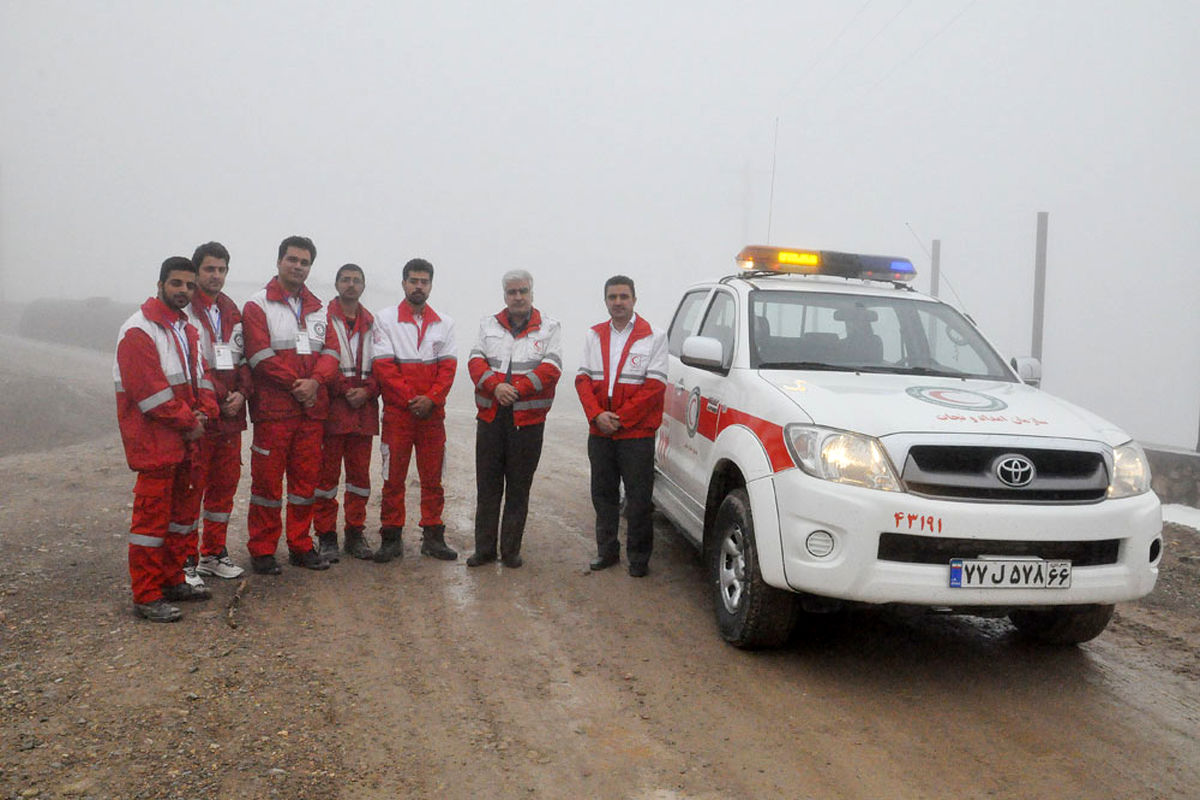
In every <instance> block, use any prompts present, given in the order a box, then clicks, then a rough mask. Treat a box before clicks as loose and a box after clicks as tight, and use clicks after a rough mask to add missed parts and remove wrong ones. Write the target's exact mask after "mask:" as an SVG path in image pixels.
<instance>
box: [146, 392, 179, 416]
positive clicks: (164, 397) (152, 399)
mask: <svg viewBox="0 0 1200 800" xmlns="http://www.w3.org/2000/svg"><path fill="white" fill-rule="evenodd" d="M173 399H175V392H174V391H172V390H171V389H163V390H162V391H161V392H155V393H154V394H152V395H150V396H149V397H147V398H146V399H145V400H142V401H141V402H140V403H138V404H137V406H138V411H141V412H142V413H143V414H145V413H146V412H147V411H149V410H150V409H152V408H158V407H159V406H161V405H162V404H163V403H166V402H168V401H170V400H173Z"/></svg>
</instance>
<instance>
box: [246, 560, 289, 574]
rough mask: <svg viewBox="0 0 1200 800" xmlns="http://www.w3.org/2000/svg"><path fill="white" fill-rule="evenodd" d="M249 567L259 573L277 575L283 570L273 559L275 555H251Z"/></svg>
mask: <svg viewBox="0 0 1200 800" xmlns="http://www.w3.org/2000/svg"><path fill="white" fill-rule="evenodd" d="M250 569H252V570H253V571H254V572H256V573H258V574H259V575H278V574H279V573H281V572H283V570H282V569H280V568H279V564H278V563H277V562H276V561H275V556H273V555H271V556H251V557H250Z"/></svg>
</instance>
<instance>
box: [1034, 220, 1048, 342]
mask: <svg viewBox="0 0 1200 800" xmlns="http://www.w3.org/2000/svg"><path fill="white" fill-rule="evenodd" d="M1049 227H1050V212H1048V211H1039V212H1038V215H1037V251H1036V254H1035V255H1034V261H1033V343H1032V344H1033V346H1032V348H1031V352H1030V355H1032V356H1033V357H1034V358H1036V359H1037V360H1038V361H1041V360H1042V329H1043V323H1044V322H1045V316H1046V233H1047V229H1048V228H1049Z"/></svg>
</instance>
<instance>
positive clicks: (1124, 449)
mask: <svg viewBox="0 0 1200 800" xmlns="http://www.w3.org/2000/svg"><path fill="white" fill-rule="evenodd" d="M1148 491H1150V462H1149V461H1147V460H1146V454H1145V453H1143V452H1142V448H1141V447H1139V446H1138V444H1137V442H1129V443H1128V444H1123V445H1121V446H1120V447H1114V448H1113V474H1112V480H1110V481H1109V482H1108V496H1109V497H1110V498H1112V497H1130V496H1132V495H1135V494H1145V493H1146V492H1148Z"/></svg>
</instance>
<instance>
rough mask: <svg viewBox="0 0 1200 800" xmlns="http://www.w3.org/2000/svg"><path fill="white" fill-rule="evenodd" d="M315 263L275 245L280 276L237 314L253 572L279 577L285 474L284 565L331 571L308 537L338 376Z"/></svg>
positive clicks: (313, 253) (305, 246) (304, 251)
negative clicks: (311, 284) (248, 427)
mask: <svg viewBox="0 0 1200 800" xmlns="http://www.w3.org/2000/svg"><path fill="white" fill-rule="evenodd" d="M316 257H317V248H316V246H314V245H313V243H312V240H311V239H308V238H306V237H303V236H289V237H288V238H286V239H284V240H283V241H282V242H280V244H279V260H278V262H277V263H276V269H277V270H278V274H277V275H276V276H275V277H274V278H272V279H271V281H270V282H269V283H268V284H267V285H266V287H265V288H263V289H262V290H260V291H259V292H258V293H257V294H255V295H254V296H253V297H251V298H250V301H249V302H247V303H246V306H245V308H244V309H243V310H242V327H243V334H244V336H245V340H246V343H245V347H246V360H247V361H248V362H249V364H250V368H251V369H252V370H253V376H254V394H253V396H252V397H251V398H250V418H251V419H252V420H253V421H254V441H253V443H252V445H251V447H250V452H251V455H250V513H249V514H248V518H247V527H248V529H249V534H250V536H249V542H248V543H247V547H248V549H249V550H250V556H251V564H250V566H251V568H252V569H253V570H254V571H255V572H257V573H260V574H263V575H278V574H279V573H280V572H281V570H280V568H279V565H278V564H277V563H276V562H275V548H276V547H277V546H278V544H279V536H280V534H281V533H282V532H283V521H282V514H281V511H280V509H281V508H282V506H283V477H284V473H285V472H286V473H287V488H288V493H287V547H288V562H289V563H290V564H292V565H293V566H297V567H304V568H305V569H316V570H321V569H329V564H328V563H327V562H326V561H325V560H324V559H322V558H321V557H320V556H319V555H317V552H316V548H315V547H314V546H313V540H312V536H311V534H310V525H311V523H312V510H313V499H314V498H313V493H314V492H315V491H316V488H317V476H318V473H319V472H320V469H321V439H322V438H323V436H324V420H325V416H326V415H327V414H328V412H329V393H328V392H327V391H326V388H325V387H326V385H327V384H329V383H330V382H331V381H332V380H333V379H334V376H335V375H337V370H338V354H339V351H338V341H337V337H336V336H334V335H333V333H332V331H328V330H327V329H328V324H327V322H326V320H325V307H324V306H323V305H322V303H321V301H320V300H318V299H317V298H316V297H315V296H314V295H313V293H312V292H310V291H309V290H308V287H306V286H305V285H304V282H305V281H306V280H308V273H309V271H310V270H311V269H312V263H313V260H314V259H316Z"/></svg>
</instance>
